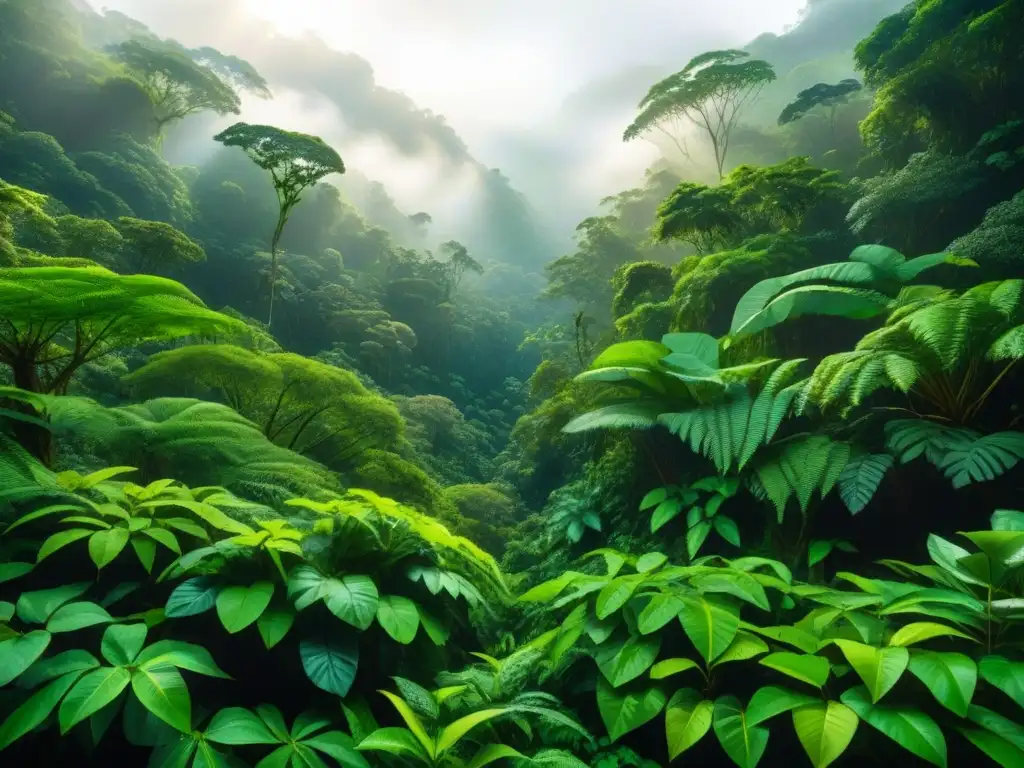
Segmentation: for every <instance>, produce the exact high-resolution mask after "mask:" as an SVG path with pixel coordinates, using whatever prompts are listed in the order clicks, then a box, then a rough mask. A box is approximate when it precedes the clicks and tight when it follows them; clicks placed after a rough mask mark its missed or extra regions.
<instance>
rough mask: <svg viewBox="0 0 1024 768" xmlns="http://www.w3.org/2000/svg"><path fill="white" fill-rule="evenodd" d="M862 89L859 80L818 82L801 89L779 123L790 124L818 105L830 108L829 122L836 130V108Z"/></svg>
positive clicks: (784, 111) (783, 111)
mask: <svg viewBox="0 0 1024 768" xmlns="http://www.w3.org/2000/svg"><path fill="white" fill-rule="evenodd" d="M860 89H861V84H860V82H859V81H858V80H853V79H848V80H843V81H841V82H838V83H835V84H834V85H833V84H829V83H817V84H816V85H812V86H811V87H810V88H806V89H805V90H802V91H800V93H798V94H797V95H796V98H795V99H793V101H791V102H790V103H789V104H787V105H786V108H785V109H784V110H782V112H781V114H780V115H779V125H788V124H789V123H792V122H794V121H796V120H799V119H801V118H802V117H804V116H806V115H807V113H808V112H811V111H812V110H814V109H817V108H818V107H826V108H827V109H828V110H829V123H830V125H831V126H832V129H833V132H834V131H835V115H836V109H837V108H838V107H839V105H840V104H843V103H844V102H846V101H847V100H849V98H850V97H851V96H853V94H855V93H857V92H858V91H860Z"/></svg>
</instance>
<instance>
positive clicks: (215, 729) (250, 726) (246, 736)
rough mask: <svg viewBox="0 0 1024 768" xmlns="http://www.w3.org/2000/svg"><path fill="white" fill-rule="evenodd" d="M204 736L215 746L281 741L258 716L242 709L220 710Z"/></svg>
mask: <svg viewBox="0 0 1024 768" xmlns="http://www.w3.org/2000/svg"><path fill="white" fill-rule="evenodd" d="M204 735H205V736H206V738H207V739H208V740H209V741H213V742H216V743H217V744H232V745H242V744H279V743H280V741H281V740H280V739H279V738H278V737H277V736H275V735H274V734H273V733H271V732H270V729H269V728H267V725H266V723H264V722H263V720H262V719H260V717H259V716H258V715H256V714H255V713H254V712H250V711H249V710H248V709H244V708H242V707H228V708H227V709H222V710H220V711H219V712H218V713H217V714H215V715H214V716H213V718H212V719H211V720H210V724H209V725H207V726H206V729H205V731H204Z"/></svg>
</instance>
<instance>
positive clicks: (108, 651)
mask: <svg viewBox="0 0 1024 768" xmlns="http://www.w3.org/2000/svg"><path fill="white" fill-rule="evenodd" d="M147 634H148V632H147V629H146V625H145V624H115V625H113V626H112V627H107V629H106V630H105V631H104V632H103V641H102V642H101V643H100V653H102V654H103V658H104V659H106V660H107V661H108V662H109V663H110V664H113V665H114V666H115V667H126V666H128V665H129V664H131V663H132V662H133V661H135V659H136V657H137V656H138V655H139V652H140V651H141V650H142V646H143V645H145V643H146V635H147Z"/></svg>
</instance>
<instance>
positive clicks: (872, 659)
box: [836, 640, 910, 709]
mask: <svg viewBox="0 0 1024 768" xmlns="http://www.w3.org/2000/svg"><path fill="white" fill-rule="evenodd" d="M836 645H838V646H839V649H840V650H841V651H842V652H843V655H844V656H846V660H847V661H848V662H850V666H851V667H853V669H854V671H855V672H856V673H857V674H858V675H859V676H860V679H861V680H863V681H864V684H865V685H867V689H868V692H869V693H870V694H871V701H872V702H874V703H876V704H877V703H878V700H879V699H881V698H882V697H883V696H885V694H886V693H888V692H889V691H890V690H891V689H892V687H893V686H894V685H896V683H897V682H899V679H900V677H902V675H903V672H904V671H905V670H906V668H907V664H908V663H909V662H910V653H909V651H907V649H906V648H892V647H890V648H873V647H871V646H870V645H864V644H863V643H857V642H854V641H853V640H836ZM848 706H850V707H851V709H856V708H855V707H853V706H852V705H848Z"/></svg>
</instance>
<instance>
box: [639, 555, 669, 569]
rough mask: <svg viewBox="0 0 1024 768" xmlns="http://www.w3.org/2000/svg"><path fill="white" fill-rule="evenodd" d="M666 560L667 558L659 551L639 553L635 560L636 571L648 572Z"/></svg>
mask: <svg viewBox="0 0 1024 768" xmlns="http://www.w3.org/2000/svg"><path fill="white" fill-rule="evenodd" d="M667 562H668V558H667V557H666V556H665V555H664V554H662V553H661V552H648V553H647V554H645V555H641V556H640V557H639V558H638V559H637V561H636V572H637V573H648V572H650V571H653V570H655V569H657V568H660V567H661V566H663V565H664V564H665V563H667Z"/></svg>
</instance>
